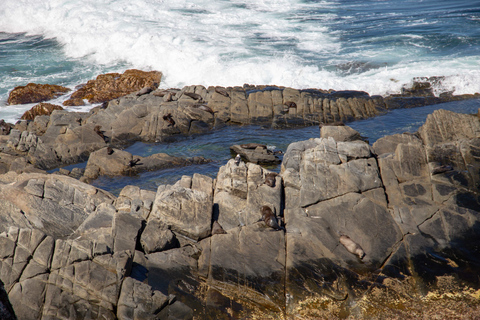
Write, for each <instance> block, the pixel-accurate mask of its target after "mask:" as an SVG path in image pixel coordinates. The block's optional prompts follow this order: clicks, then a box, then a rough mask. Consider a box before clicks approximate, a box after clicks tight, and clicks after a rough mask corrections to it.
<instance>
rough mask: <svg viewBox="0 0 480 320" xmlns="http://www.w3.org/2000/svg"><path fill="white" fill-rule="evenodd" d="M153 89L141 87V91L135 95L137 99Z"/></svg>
mask: <svg viewBox="0 0 480 320" xmlns="http://www.w3.org/2000/svg"><path fill="white" fill-rule="evenodd" d="M152 91H153V89H152V88H151V87H143V88H142V89H141V90H139V91H138V92H137V93H136V95H137V97H140V96H143V95H144V94H148V93H150V92H152Z"/></svg>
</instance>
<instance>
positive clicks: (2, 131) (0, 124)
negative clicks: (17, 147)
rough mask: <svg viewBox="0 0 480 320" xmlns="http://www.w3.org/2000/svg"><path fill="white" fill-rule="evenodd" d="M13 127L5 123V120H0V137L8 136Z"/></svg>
mask: <svg viewBox="0 0 480 320" xmlns="http://www.w3.org/2000/svg"><path fill="white" fill-rule="evenodd" d="M12 128H13V125H12V124H10V123H8V122H5V120H3V119H1V120H0V135H5V136H6V135H8V134H10V131H11V130H12Z"/></svg>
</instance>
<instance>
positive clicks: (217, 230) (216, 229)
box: [212, 220, 227, 236]
mask: <svg viewBox="0 0 480 320" xmlns="http://www.w3.org/2000/svg"><path fill="white" fill-rule="evenodd" d="M214 234H227V232H226V231H225V230H223V228H222V226H221V225H220V223H218V221H216V220H215V221H213V225H212V236H213V235H214Z"/></svg>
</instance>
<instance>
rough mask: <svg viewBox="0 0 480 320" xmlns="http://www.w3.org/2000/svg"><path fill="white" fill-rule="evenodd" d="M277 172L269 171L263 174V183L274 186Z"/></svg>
mask: <svg viewBox="0 0 480 320" xmlns="http://www.w3.org/2000/svg"><path fill="white" fill-rule="evenodd" d="M276 177H277V174H276V173H275V172H269V173H267V174H266V175H265V184H266V185H267V186H269V187H272V188H275V178H276Z"/></svg>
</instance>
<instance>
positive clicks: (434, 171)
mask: <svg viewBox="0 0 480 320" xmlns="http://www.w3.org/2000/svg"><path fill="white" fill-rule="evenodd" d="M452 170H453V167H452V166H450V165H443V166H439V167H435V168H433V169H432V175H435V174H439V173H445V172H447V171H452Z"/></svg>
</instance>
